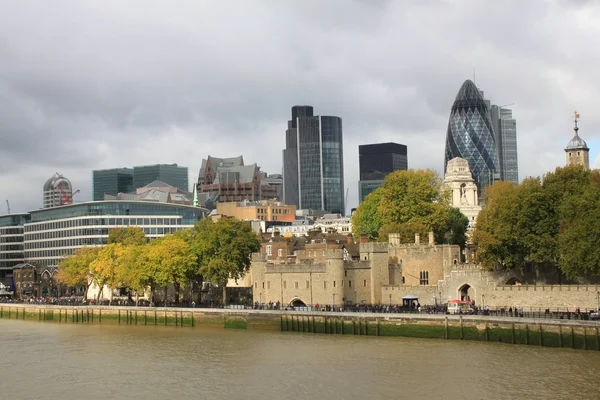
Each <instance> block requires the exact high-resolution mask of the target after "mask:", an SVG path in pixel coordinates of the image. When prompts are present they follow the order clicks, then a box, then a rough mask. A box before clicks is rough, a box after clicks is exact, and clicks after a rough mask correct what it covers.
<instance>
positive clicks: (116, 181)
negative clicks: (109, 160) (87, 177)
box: [92, 168, 135, 201]
mask: <svg viewBox="0 0 600 400" xmlns="http://www.w3.org/2000/svg"><path fill="white" fill-rule="evenodd" d="M134 191H135V188H134V187H133V169H131V168H113V169H102V170H96V171H93V172H92V197H93V200H94V201H101V200H104V195H109V196H117V195H118V194H119V193H131V192H134Z"/></svg>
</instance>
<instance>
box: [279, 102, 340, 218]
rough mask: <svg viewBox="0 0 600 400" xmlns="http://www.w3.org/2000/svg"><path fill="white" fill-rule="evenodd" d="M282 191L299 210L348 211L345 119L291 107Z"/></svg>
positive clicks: (299, 107)
mask: <svg viewBox="0 0 600 400" xmlns="http://www.w3.org/2000/svg"><path fill="white" fill-rule="evenodd" d="M283 194H284V202H285V203H286V204H294V205H295V206H296V208H297V209H311V210H326V211H329V212H332V213H338V214H345V204H344V150H343V134H342V119H341V118H339V117H332V116H315V115H313V108H312V107H311V106H294V107H292V119H291V120H290V121H288V129H287V130H286V148H285V150H283Z"/></svg>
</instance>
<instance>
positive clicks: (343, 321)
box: [342, 318, 344, 335]
mask: <svg viewBox="0 0 600 400" xmlns="http://www.w3.org/2000/svg"><path fill="white" fill-rule="evenodd" d="M343 334H344V319H343V318H342V335H343Z"/></svg>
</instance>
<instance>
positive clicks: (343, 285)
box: [342, 279, 344, 287]
mask: <svg viewBox="0 0 600 400" xmlns="http://www.w3.org/2000/svg"><path fill="white" fill-rule="evenodd" d="M342 287H344V280H343V279H342Z"/></svg>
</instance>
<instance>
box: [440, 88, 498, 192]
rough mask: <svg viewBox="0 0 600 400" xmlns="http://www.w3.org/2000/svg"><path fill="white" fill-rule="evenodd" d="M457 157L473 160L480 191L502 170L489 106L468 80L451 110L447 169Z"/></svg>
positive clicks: (470, 164)
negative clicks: (449, 163) (449, 162)
mask: <svg viewBox="0 0 600 400" xmlns="http://www.w3.org/2000/svg"><path fill="white" fill-rule="evenodd" d="M455 157H461V158H464V159H465V160H467V161H468V162H469V167H470V168H471V171H472V173H473V179H475V182H476V183H477V186H478V187H479V193H483V190H484V189H485V188H486V187H487V186H489V185H491V184H492V183H493V182H494V179H497V178H498V176H499V175H498V174H499V172H500V168H499V163H498V155H497V152H496V142H495V139H494V128H493V127H492V121H491V118H490V110H489V106H488V105H487V104H486V101H485V100H484V98H483V95H482V94H481V93H480V92H479V90H478V89H477V86H475V84H474V83H473V82H472V81H470V80H467V81H465V83H463V84H462V86H461V87H460V90H459V91H458V94H457V95H456V99H455V100H454V104H453V105H452V111H451V113H450V120H449V121H448V132H447V134H446V153H445V159H444V171H446V166H447V165H448V161H450V160H452V159H453V158H455Z"/></svg>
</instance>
